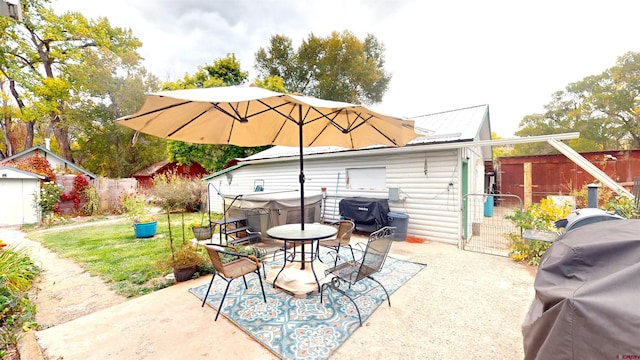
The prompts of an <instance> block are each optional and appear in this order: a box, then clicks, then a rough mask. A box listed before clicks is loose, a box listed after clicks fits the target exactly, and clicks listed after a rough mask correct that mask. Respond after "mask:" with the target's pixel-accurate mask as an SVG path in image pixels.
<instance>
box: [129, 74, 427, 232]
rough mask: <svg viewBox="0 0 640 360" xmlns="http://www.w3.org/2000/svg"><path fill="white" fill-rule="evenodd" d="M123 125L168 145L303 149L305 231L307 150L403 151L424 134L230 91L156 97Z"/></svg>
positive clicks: (262, 92) (274, 95)
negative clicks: (394, 148) (395, 148)
mask: <svg viewBox="0 0 640 360" xmlns="http://www.w3.org/2000/svg"><path fill="white" fill-rule="evenodd" d="M117 123H118V124H119V125H123V126H127V127H130V128H132V129H134V130H136V131H139V132H142V133H145V134H150V135H154V136H158V137H161V138H165V139H171V140H179V141H185V142H190V143H200V144H229V145H236V146H263V145H286V146H299V147H300V176H299V181H300V192H301V193H300V195H301V199H300V203H301V224H302V227H303V228H304V172H303V170H304V165H303V156H302V148H303V147H308V146H330V145H333V146H341V147H345V148H350V149H358V148H361V147H365V146H369V145H386V146H403V145H406V144H407V143H408V142H409V141H411V140H413V139H414V138H416V137H417V136H419V134H416V133H415V131H414V129H413V121H410V120H402V119H399V118H396V117H391V116H386V115H382V114H379V113H377V112H375V111H372V110H369V109H367V108H365V107H363V106H360V105H354V104H349V103H344V102H338V101H329V100H322V99H317V98H313V97H308V96H298V95H289V94H282V93H278V92H273V91H269V90H266V89H262V88H258V87H251V86H250V87H246V86H229V87H216V88H206V89H188V90H175V91H164V92H157V93H151V94H149V95H147V98H146V101H145V103H144V105H143V106H142V109H140V110H139V111H138V112H137V113H135V114H132V115H129V116H125V117H122V118H120V119H118V120H117Z"/></svg>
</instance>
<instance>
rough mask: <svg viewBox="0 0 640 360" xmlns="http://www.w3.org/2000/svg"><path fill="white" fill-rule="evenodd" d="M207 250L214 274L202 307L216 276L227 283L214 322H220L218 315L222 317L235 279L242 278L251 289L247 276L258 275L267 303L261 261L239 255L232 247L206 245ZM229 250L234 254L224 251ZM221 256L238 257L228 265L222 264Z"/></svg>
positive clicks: (249, 256)
mask: <svg viewBox="0 0 640 360" xmlns="http://www.w3.org/2000/svg"><path fill="white" fill-rule="evenodd" d="M204 247H205V249H207V253H208V254H209V258H210V259H211V263H212V264H213V268H214V272H213V276H212V277H211V282H210V283H209V287H208V288H207V293H206V294H205V295H204V298H203V299H202V306H204V304H206V302H207V296H209V291H210V290H211V285H213V280H214V279H215V277H216V275H218V276H219V277H220V278H222V280H224V281H226V282H227V287H226V288H225V289H224V295H222V300H220V306H218V312H217V313H216V318H215V320H214V321H217V320H218V315H220V309H222V304H223V303H224V299H225V297H227V291H229V285H231V282H232V281H233V280H234V279H237V278H239V277H242V280H243V281H244V286H245V288H247V289H248V288H249V286H248V285H247V279H246V278H245V275H247V274H249V273H252V272H253V273H256V274H257V275H258V280H260V288H261V289H262V298H263V299H264V302H267V296H266V295H265V293H264V286H263V285H262V276H260V261H259V260H258V258H256V257H255V256H253V255H244V254H239V253H238V252H237V249H236V248H235V247H233V246H231V245H213V246H212V245H204ZM225 248H229V249H232V250H233V252H229V251H224V250H223V249H225ZM220 254H227V255H231V256H235V257H237V259H236V260H233V261H231V262H228V263H226V264H223V263H222V259H221V258H220Z"/></svg>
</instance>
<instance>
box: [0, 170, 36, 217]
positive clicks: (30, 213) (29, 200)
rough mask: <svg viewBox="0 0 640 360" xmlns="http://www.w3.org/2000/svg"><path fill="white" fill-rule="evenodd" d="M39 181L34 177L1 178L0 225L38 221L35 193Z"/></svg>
mask: <svg viewBox="0 0 640 360" xmlns="http://www.w3.org/2000/svg"><path fill="white" fill-rule="evenodd" d="M37 181H38V180H32V179H1V180H0V197H1V198H2V204H1V205H0V225H22V224H29V223H35V222H37V216H36V212H35V209H34V208H33V194H34V193H35V191H36V188H37Z"/></svg>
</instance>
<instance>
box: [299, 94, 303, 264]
mask: <svg viewBox="0 0 640 360" xmlns="http://www.w3.org/2000/svg"><path fill="white" fill-rule="evenodd" d="M298 129H299V130H298V132H299V139H298V141H299V146H300V175H298V181H299V182H300V229H301V230H304V160H303V156H302V106H300V105H298ZM303 264H304V263H303ZM303 266H304V265H303Z"/></svg>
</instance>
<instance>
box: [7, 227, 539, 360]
mask: <svg viewBox="0 0 640 360" xmlns="http://www.w3.org/2000/svg"><path fill="white" fill-rule="evenodd" d="M0 230H1V229H0ZM1 236H2V232H1V231H0V238H1ZM362 240H364V238H362V237H358V236H354V237H353V238H352V242H354V243H355V242H357V241H362ZM391 256H394V257H396V258H398V259H401V260H408V261H414V262H419V263H423V264H428V266H427V267H426V268H425V269H423V270H422V271H421V272H420V273H418V274H417V275H416V276H415V277H414V278H412V279H411V280H409V281H408V282H407V283H406V284H405V285H404V286H402V287H401V288H400V289H398V291H396V292H395V293H394V294H393V295H392V296H391V307H388V306H380V307H379V308H378V309H377V311H376V312H375V313H374V314H373V315H372V316H371V317H370V318H369V319H368V320H367V321H366V322H365V324H364V325H363V327H361V328H360V329H358V330H357V331H356V332H355V333H354V334H353V335H352V336H351V337H350V338H349V339H348V340H347V341H346V342H345V343H344V344H343V345H342V346H341V347H340V348H339V349H338V350H337V351H336V352H335V353H334V354H333V355H332V356H331V359H358V358H361V357H362V356H363V355H364V354H369V357H370V358H380V359H382V358H385V359H388V358H415V359H440V358H459V357H464V358H474V359H496V358H505V359H507V358H508V359H514V358H522V357H523V351H522V335H521V331H520V326H521V323H522V320H523V319H524V315H525V314H526V312H527V310H528V307H529V304H530V303H531V300H532V299H533V295H534V294H533V280H534V270H533V269H532V268H530V267H529V266H526V265H521V264H516V263H514V262H513V261H512V260H510V259H508V258H503V257H497V256H490V255H483V254H478V253H472V252H466V251H461V250H458V249H457V248H456V247H455V246H452V245H447V244H441V243H435V242H427V243H424V244H414V243H407V242H394V243H393V246H392V249H391ZM47 271H55V269H48V270H47ZM209 281H210V275H209V276H205V277H202V278H199V279H196V280H190V281H187V282H184V283H179V284H176V285H173V286H171V287H168V288H165V289H162V290H159V291H156V292H154V293H151V294H148V295H144V296H141V297H138V298H135V299H131V300H127V301H124V302H122V303H118V304H115V305H113V306H111V307H108V308H105V309H102V310H99V311H96V312H94V313H91V314H89V315H86V316H82V317H79V318H77V319H74V320H71V321H68V322H65V323H62V324H59V325H55V326H52V327H50V328H48V329H45V330H41V331H36V332H33V333H31V334H30V335H29V336H27V337H26V338H25V340H24V341H23V342H22V343H23V346H22V348H23V349H24V350H21V354H22V351H25V352H27V351H32V352H31V353H30V354H37V355H29V357H24V358H23V360H24V359H37V358H38V357H31V356H39V357H40V358H44V359H51V360H54V359H64V360H75V359H78V360H85V359H107V358H109V359H112V358H118V359H183V358H226V359H272V358H273V359H276V358H277V356H276V355H274V354H272V353H271V352H270V351H269V350H268V349H266V348H264V347H263V346H262V345H260V344H259V343H258V342H256V341H255V340H253V339H252V338H251V337H250V336H249V335H247V334H246V333H245V332H244V331H243V330H241V329H240V328H238V327H236V326H235V325H234V324H233V323H231V322H230V321H229V320H227V319H226V318H225V317H224V316H221V317H220V318H219V319H218V321H217V322H214V321H213V319H214V316H215V310H214V309H212V308H210V307H208V306H205V307H201V306H200V301H199V300H198V299H197V298H196V297H195V296H194V295H192V294H191V293H189V291H188V289H189V288H191V287H196V286H199V285H202V284H206V283H208V282H209ZM25 344H26V345H25ZM38 353H39V354H38Z"/></svg>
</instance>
